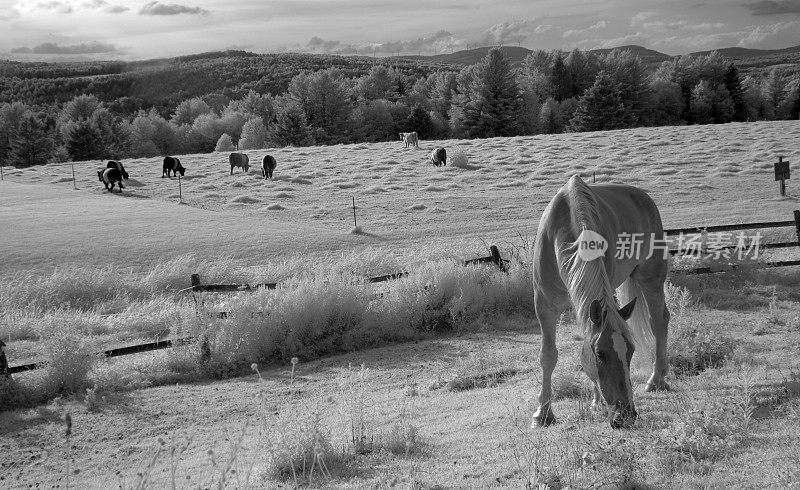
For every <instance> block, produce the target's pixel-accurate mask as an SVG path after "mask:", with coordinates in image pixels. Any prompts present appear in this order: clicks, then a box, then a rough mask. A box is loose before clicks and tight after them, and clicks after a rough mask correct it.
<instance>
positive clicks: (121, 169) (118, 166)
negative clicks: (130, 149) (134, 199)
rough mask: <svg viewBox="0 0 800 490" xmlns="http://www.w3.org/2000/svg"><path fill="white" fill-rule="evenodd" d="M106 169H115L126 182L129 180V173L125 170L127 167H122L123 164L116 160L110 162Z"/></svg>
mask: <svg viewBox="0 0 800 490" xmlns="http://www.w3.org/2000/svg"><path fill="white" fill-rule="evenodd" d="M106 168H115V169H117V170H119V173H120V175H122V178H123V179H125V180H128V172H127V171H126V170H125V167H123V166H122V162H118V161H116V160H109V161H108V163H107V164H106Z"/></svg>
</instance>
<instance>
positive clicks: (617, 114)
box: [569, 71, 630, 131]
mask: <svg viewBox="0 0 800 490" xmlns="http://www.w3.org/2000/svg"><path fill="white" fill-rule="evenodd" d="M628 126H630V112H629V111H628V109H627V108H626V107H625V104H623V102H622V97H621V96H620V91H619V87H618V86H617V84H616V83H615V81H614V80H613V79H612V78H611V76H610V75H609V74H608V73H606V72H605V71H601V72H600V73H598V74H597V78H595V81H594V85H592V86H591V87H590V88H589V90H587V91H586V93H585V94H583V97H581V99H580V101H579V102H578V108H577V109H576V111H575V115H574V116H573V117H572V119H571V120H570V122H569V127H570V129H572V130H573V131H605V130H609V129H620V128H626V127H628Z"/></svg>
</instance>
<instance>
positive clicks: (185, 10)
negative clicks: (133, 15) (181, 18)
mask: <svg viewBox="0 0 800 490" xmlns="http://www.w3.org/2000/svg"><path fill="white" fill-rule="evenodd" d="M139 14H140V15H182V14H187V15H208V14H209V11H208V10H206V9H203V8H200V7H187V6H186V5H179V4H177V3H161V2H150V3H148V4H146V5H145V6H144V7H142V9H141V10H139Z"/></svg>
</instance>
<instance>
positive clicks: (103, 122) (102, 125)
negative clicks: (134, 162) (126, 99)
mask: <svg viewBox="0 0 800 490" xmlns="http://www.w3.org/2000/svg"><path fill="white" fill-rule="evenodd" d="M90 123H91V124H92V126H93V127H94V128H95V129H97V131H98V133H99V134H100V148H101V157H100V158H109V159H118V158H122V156H123V155H127V154H128V153H129V152H130V146H131V142H130V134H128V132H127V131H126V130H125V125H124V124H123V122H122V120H121V119H120V118H119V117H117V116H114V115H113V114H111V112H109V111H108V109H106V108H104V107H100V108H99V109H97V110H96V111H94V113H93V114H92V118H91V120H90Z"/></svg>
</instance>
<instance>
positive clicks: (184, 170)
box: [178, 163, 186, 177]
mask: <svg viewBox="0 0 800 490" xmlns="http://www.w3.org/2000/svg"><path fill="white" fill-rule="evenodd" d="M178 173H179V174H181V177H183V175H184V174H185V173H186V169H185V168H184V167H183V165H181V164H180V163H179V164H178Z"/></svg>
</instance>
